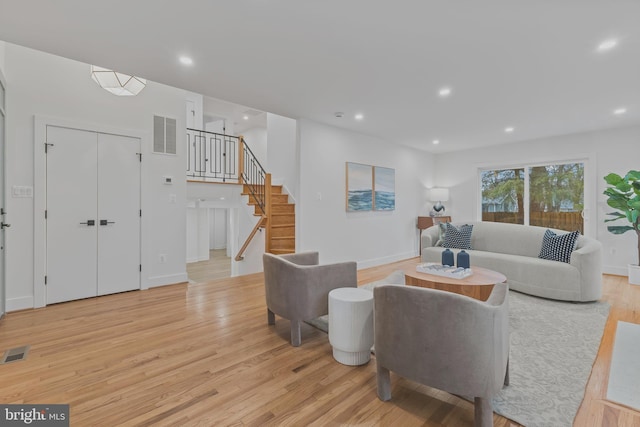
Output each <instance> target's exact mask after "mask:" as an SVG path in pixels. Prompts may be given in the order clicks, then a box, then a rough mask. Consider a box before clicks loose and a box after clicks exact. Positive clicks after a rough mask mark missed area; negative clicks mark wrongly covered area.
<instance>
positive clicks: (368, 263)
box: [358, 252, 420, 270]
mask: <svg viewBox="0 0 640 427" xmlns="http://www.w3.org/2000/svg"><path fill="white" fill-rule="evenodd" d="M417 256H420V255H419V254H418V253H417V252H404V253H401V254H396V255H390V256H386V257H382V258H374V259H368V260H364V261H358V270H360V269H363V268H369V267H376V266H378V265H383V264H389V263H392V262H396V261H402V260H405V259H409V258H415V257H417Z"/></svg>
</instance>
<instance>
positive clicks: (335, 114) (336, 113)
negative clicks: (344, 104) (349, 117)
mask: <svg viewBox="0 0 640 427" xmlns="http://www.w3.org/2000/svg"><path fill="white" fill-rule="evenodd" d="M333 115H334V116H336V118H338V119H341V118H343V117H344V113H343V112H342V111H336V112H335V113H333Z"/></svg>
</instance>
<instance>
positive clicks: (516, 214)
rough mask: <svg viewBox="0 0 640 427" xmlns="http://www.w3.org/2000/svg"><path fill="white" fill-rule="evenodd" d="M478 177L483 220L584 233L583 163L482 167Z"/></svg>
mask: <svg viewBox="0 0 640 427" xmlns="http://www.w3.org/2000/svg"><path fill="white" fill-rule="evenodd" d="M480 178H481V183H482V184H481V187H482V188H481V191H482V220H483V221H493V222H510V223H515V224H528V225H537V226H541V227H549V228H557V229H560V230H567V231H574V230H579V231H580V233H584V221H583V217H582V212H583V210H584V163H580V162H576V163H559V164H549V165H542V166H531V167H526V168H524V167H522V168H510V169H498V170H493V169H492V170H483V171H481V172H480ZM525 206H526V207H527V208H526V209H525Z"/></svg>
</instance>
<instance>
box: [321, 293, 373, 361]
mask: <svg viewBox="0 0 640 427" xmlns="http://www.w3.org/2000/svg"><path fill="white" fill-rule="evenodd" d="M329 342H330V343H331V345H332V346H333V358H334V359H336V360H337V361H338V362H340V363H342V364H343V365H350V366H354V365H364V364H365V363H367V362H368V361H369V360H370V359H371V347H372V346H373V292H371V291H369V290H366V289H358V288H338V289H334V290H332V291H331V292H329Z"/></svg>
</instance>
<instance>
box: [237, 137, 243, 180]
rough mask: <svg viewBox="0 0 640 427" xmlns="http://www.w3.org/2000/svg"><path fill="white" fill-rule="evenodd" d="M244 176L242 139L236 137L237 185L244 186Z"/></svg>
mask: <svg viewBox="0 0 640 427" xmlns="http://www.w3.org/2000/svg"><path fill="white" fill-rule="evenodd" d="M243 176H244V137H243V136H242V135H240V136H238V183H239V184H245V182H244V180H243V179H242V177H243Z"/></svg>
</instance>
